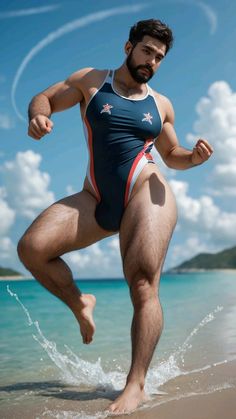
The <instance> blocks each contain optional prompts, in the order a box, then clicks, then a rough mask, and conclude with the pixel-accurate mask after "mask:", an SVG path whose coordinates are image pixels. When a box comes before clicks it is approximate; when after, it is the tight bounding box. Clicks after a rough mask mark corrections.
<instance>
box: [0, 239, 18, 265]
mask: <svg viewBox="0 0 236 419" xmlns="http://www.w3.org/2000/svg"><path fill="white" fill-rule="evenodd" d="M15 254H16V249H15V246H14V244H13V243H12V241H11V239H10V238H9V237H0V260H1V261H5V260H10V261H12V256H15Z"/></svg>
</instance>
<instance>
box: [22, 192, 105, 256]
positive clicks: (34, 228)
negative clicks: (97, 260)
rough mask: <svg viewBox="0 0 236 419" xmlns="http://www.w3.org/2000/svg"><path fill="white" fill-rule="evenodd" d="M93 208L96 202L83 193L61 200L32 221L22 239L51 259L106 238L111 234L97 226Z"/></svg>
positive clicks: (88, 194) (86, 193)
mask: <svg viewBox="0 0 236 419" xmlns="http://www.w3.org/2000/svg"><path fill="white" fill-rule="evenodd" d="M96 205H97V201H96V199H95V198H94V197H93V196H92V195H91V194H90V193H89V192H88V191H85V190H83V191H81V192H79V193H76V194H74V195H71V196H68V197H66V198H63V199H61V200H60V201H58V202H56V203H54V204H53V205H51V206H50V207H49V208H47V209H46V210H45V211H43V212H42V213H41V214H40V215H39V216H38V217H37V218H36V219H35V221H34V222H33V223H32V224H31V226H30V227H29V228H28V230H27V231H26V233H25V235H24V236H23V237H24V240H26V241H27V240H29V242H30V245H31V247H33V248H34V249H35V250H37V251H38V252H39V253H44V254H45V255H47V257H50V258H54V257H57V256H60V255H62V254H64V253H66V252H70V251H72V250H77V249H81V248H84V247H86V246H89V245H90V244H93V243H95V242H97V241H99V240H101V239H103V238H105V237H108V236H110V235H111V234H113V233H111V232H108V231H106V230H104V229H102V228H101V227H100V226H99V225H98V223H97V221H96V219H95V216H94V214H95V208H96Z"/></svg>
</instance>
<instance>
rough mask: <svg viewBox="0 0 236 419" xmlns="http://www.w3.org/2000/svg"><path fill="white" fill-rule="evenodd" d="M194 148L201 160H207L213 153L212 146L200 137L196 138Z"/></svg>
mask: <svg viewBox="0 0 236 419" xmlns="http://www.w3.org/2000/svg"><path fill="white" fill-rule="evenodd" d="M194 148H195V150H196V151H197V152H198V154H199V155H200V157H201V158H202V160H208V159H209V158H210V157H211V155H212V153H213V148H212V146H211V145H210V144H209V143H208V141H206V140H203V139H202V138H200V139H199V140H198V142H197V143H196V145H195V147H194Z"/></svg>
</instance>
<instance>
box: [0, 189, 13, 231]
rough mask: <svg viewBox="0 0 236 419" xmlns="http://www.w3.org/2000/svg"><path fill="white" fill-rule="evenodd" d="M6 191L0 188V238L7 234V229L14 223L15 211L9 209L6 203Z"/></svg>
mask: <svg viewBox="0 0 236 419" xmlns="http://www.w3.org/2000/svg"><path fill="white" fill-rule="evenodd" d="M5 198H6V190H5V188H3V187H1V188H0V214H1V217H0V238H2V236H4V235H5V234H7V233H8V231H9V229H10V228H11V226H12V225H13V223H14V221H15V211H14V210H13V209H12V208H10V207H9V205H8V203H7V202H6V200H5Z"/></svg>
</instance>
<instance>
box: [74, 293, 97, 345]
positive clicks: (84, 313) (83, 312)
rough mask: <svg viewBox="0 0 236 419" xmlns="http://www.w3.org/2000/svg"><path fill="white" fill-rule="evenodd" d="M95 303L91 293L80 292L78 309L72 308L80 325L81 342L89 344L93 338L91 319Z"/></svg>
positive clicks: (93, 325) (93, 324)
mask: <svg viewBox="0 0 236 419" xmlns="http://www.w3.org/2000/svg"><path fill="white" fill-rule="evenodd" d="M95 304H96V298H95V296H94V295H92V294H81V296H80V301H79V305H78V309H77V310H76V311H74V310H73V312H74V315H75V317H76V318H77V320H78V322H79V325H80V333H81V336H82V338H83V343H86V344H89V343H91V342H92V340H93V335H94V332H95V323H94V320H93V310H94V307H95Z"/></svg>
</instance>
